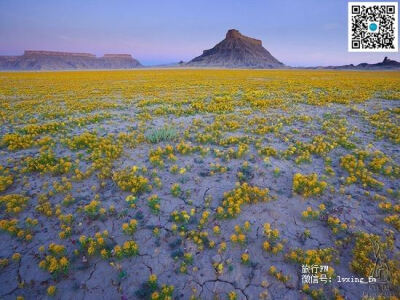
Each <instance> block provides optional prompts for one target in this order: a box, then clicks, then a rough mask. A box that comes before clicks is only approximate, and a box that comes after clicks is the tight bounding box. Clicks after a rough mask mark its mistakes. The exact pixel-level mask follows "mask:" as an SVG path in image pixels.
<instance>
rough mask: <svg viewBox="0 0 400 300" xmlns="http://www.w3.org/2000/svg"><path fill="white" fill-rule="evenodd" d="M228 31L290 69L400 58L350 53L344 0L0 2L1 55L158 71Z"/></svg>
mask: <svg viewBox="0 0 400 300" xmlns="http://www.w3.org/2000/svg"><path fill="white" fill-rule="evenodd" d="M380 1H382V0H380ZM230 28H236V29H239V31H240V32H241V33H243V34H245V35H247V36H251V37H254V38H258V39H261V40H262V41H263V45H264V47H265V48H266V49H268V50H269V51H270V52H271V53H272V55H274V56H275V57H276V58H277V59H279V60H280V61H282V62H283V63H285V64H287V65H291V66H311V65H314V66H315V65H338V64H347V63H360V62H376V61H381V60H382V59H383V57H384V56H385V55H387V56H388V57H390V58H392V59H396V60H400V54H399V53H398V52H397V53H388V54H385V53H366V54H360V53H348V52H347V1H345V0H302V1H300V0H292V1H290V0H254V1H253V0H247V1H244V0H241V1H239V0H231V1H226V0H218V1H217V0H213V1H209V0H203V1H200V0H199V1H190V0H186V1H183V0H182V1H178V0H168V1H165V0H159V1H155V0H147V1H143V0H142V1H127V0H115V1H110V0H84V1H77V0H68V1H62V0H59V1H54V0H53V1H49V0H37V1H33V0H0V55H19V54H22V52H23V50H25V49H32V50H57V51H75V52H90V53H94V54H96V55H103V54H104V53H130V54H132V55H133V56H134V57H135V58H137V59H139V60H140V61H141V62H142V63H143V64H145V65H154V64H162V63H171V62H177V61H180V60H184V61H188V60H190V59H192V58H193V57H195V56H198V55H200V54H201V53H202V51H203V50H204V49H209V48H211V47H212V46H214V45H215V44H216V43H217V42H219V41H221V40H222V39H223V38H224V37H225V33H226V31H227V30H228V29H230Z"/></svg>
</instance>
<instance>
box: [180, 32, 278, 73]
mask: <svg viewBox="0 0 400 300" xmlns="http://www.w3.org/2000/svg"><path fill="white" fill-rule="evenodd" d="M186 65H187V66H198V67H224V68H282V67H284V65H283V64H282V63H281V62H280V61H278V60H277V59H276V58H275V57H273V56H272V55H271V53H269V52H268V50H266V49H265V48H264V47H263V46H262V42H261V41H260V40H257V39H253V38H250V37H247V36H244V35H242V34H241V33H240V32H239V31H238V30H236V29H230V30H228V32H227V34H226V37H225V39H224V40H223V41H221V42H220V43H218V44H217V45H215V47H214V48H212V49H209V50H204V51H203V54H202V55H200V56H198V57H196V58H194V59H193V60H191V61H190V62H188V63H187V64H186Z"/></svg>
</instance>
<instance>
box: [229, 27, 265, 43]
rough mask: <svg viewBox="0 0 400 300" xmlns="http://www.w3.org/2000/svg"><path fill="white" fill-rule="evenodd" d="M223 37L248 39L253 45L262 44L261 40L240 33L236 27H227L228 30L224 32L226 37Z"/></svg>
mask: <svg viewBox="0 0 400 300" xmlns="http://www.w3.org/2000/svg"><path fill="white" fill-rule="evenodd" d="M225 38H226V39H227V40H229V39H243V40H246V41H248V42H250V43H253V44H255V45H258V46H262V41H261V40H257V39H253V38H251V37H248V36H245V35H243V34H241V33H240V32H239V30H237V29H229V30H228V32H227V33H226V37H225Z"/></svg>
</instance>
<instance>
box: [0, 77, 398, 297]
mask: <svg viewBox="0 0 400 300" xmlns="http://www.w3.org/2000/svg"><path fill="white" fill-rule="evenodd" d="M0 124H1V127H0V238H1V242H0V246H1V247H0V298H2V299H3V298H4V299H15V298H18V297H20V298H19V299H23V298H25V299H37V298H46V297H48V298H56V299H58V298H71V299H83V298H96V297H102V298H105V299H120V298H122V299H177V298H182V299H213V297H217V298H218V297H219V298H218V299H258V298H261V299H283V297H285V296H286V297H288V299H297V298H301V297H309V298H313V299H325V298H327V299H330V298H332V299H344V298H346V299H352V297H356V298H362V296H363V295H367V294H368V295H369V296H378V295H380V293H382V290H380V289H379V288H376V290H375V289H373V290H372V291H371V289H369V287H368V285H362V284H356V283H353V284H350V283H349V284H341V283H339V282H337V280H336V276H340V277H357V278H360V277H364V278H368V276H373V275H376V274H375V273H374V272H375V271H376V268H377V267H378V268H380V267H382V268H383V267H385V268H386V270H387V271H388V274H390V276H389V277H388V278H387V280H386V281H385V283H380V284H384V285H385V287H387V291H388V293H389V294H390V295H399V294H400V240H399V231H400V184H399V182H400V151H399V149H400V72H366V71H365V72H356V71H322V70H304V71H302V70H203V69H199V70H189V69H162V70H151V69H147V70H146V69H144V70H134V71H76V72H75V71H74V72H25V73H22V72H0ZM304 265H326V266H328V268H329V269H328V271H327V272H325V273H324V274H325V276H328V277H329V278H330V279H331V282H329V283H321V282H320V283H318V284H312V283H308V282H305V281H304V280H302V279H303V278H302V277H301V275H302V274H301V272H302V266H304ZM318 275H321V273H320V272H319V273H318ZM386 295H387V294H386ZM382 299H383V298H382Z"/></svg>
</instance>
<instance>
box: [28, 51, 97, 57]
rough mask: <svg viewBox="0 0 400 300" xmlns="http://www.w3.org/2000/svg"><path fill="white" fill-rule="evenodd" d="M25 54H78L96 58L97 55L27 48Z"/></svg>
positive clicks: (78, 55)
mask: <svg viewBox="0 0 400 300" xmlns="http://www.w3.org/2000/svg"><path fill="white" fill-rule="evenodd" d="M24 56H77V57H90V58H96V55H94V54H91V53H77V52H61V51H43V50H25V51H24Z"/></svg>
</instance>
